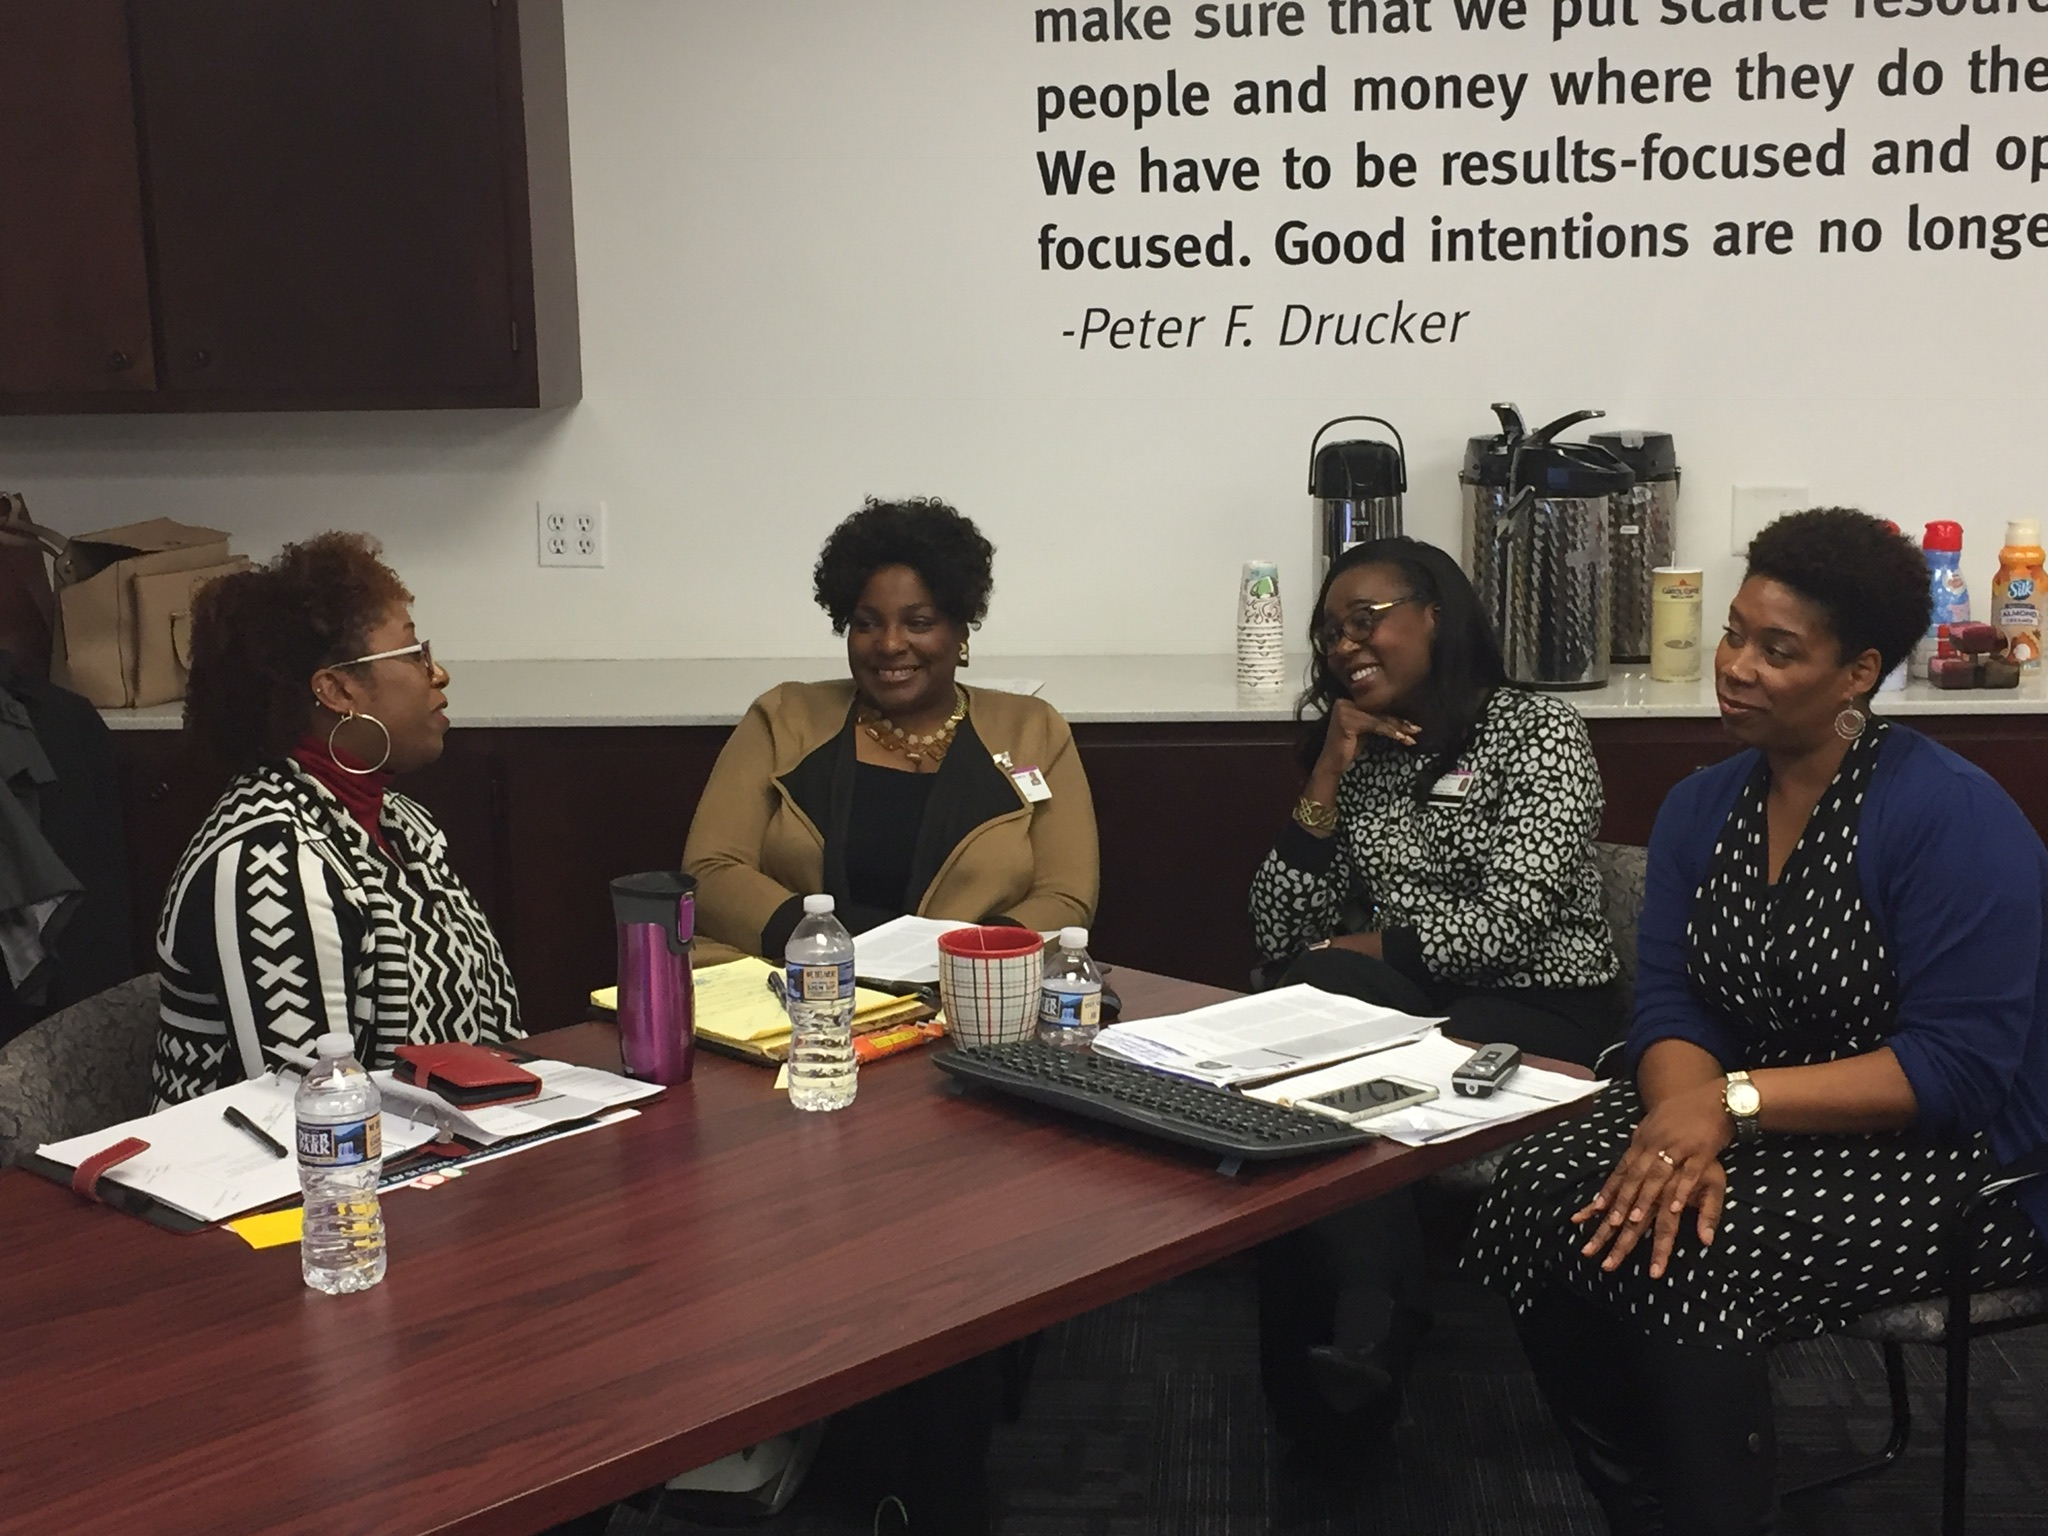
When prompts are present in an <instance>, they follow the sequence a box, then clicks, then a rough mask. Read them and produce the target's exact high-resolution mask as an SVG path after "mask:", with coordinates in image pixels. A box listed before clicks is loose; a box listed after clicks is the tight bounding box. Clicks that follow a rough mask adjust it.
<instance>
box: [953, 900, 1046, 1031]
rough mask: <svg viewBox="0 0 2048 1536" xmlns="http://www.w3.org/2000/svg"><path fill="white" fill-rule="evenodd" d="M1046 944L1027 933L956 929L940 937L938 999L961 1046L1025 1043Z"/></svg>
mask: <svg viewBox="0 0 2048 1536" xmlns="http://www.w3.org/2000/svg"><path fill="white" fill-rule="evenodd" d="M1044 980H1045V940H1044V939H1042V938H1040V937H1039V936H1038V935H1037V934H1035V933H1033V932H1032V931H1031V930H1030V929H1029V928H956V929H954V930H953V931H952V932H951V933H942V934H940V935H939V997H940V1000H941V1001H942V1002H943V1003H944V1004H945V1009H946V1028H947V1030H948V1031H949V1032H950V1033H951V1034H952V1036H953V1038H954V1039H955V1040H957V1041H958V1042H959V1043H960V1044H962V1045H1001V1044H1003V1043H1004V1042H1005V1041H1010V1040H1024V1039H1028V1038H1029V1037H1030V1035H1031V1032H1032V1031H1033V1030H1034V1029H1035V1028H1036V1027H1037V1025H1038V993H1039V988H1040V985H1041V984H1042V983H1043V982H1044Z"/></svg>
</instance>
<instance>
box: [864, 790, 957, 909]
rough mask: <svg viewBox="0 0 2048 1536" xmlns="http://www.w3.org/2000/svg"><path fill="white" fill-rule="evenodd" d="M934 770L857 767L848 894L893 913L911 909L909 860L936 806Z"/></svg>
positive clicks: (865, 905) (912, 905) (866, 903)
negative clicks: (928, 812) (933, 801)
mask: <svg viewBox="0 0 2048 1536" xmlns="http://www.w3.org/2000/svg"><path fill="white" fill-rule="evenodd" d="M937 782H938V775H937V774H935V773H905V772H904V771H903V770H902V769H900V768H883V767H881V766H879V765H878V764H875V763H861V762H856V763H855V764H854V767H853V815H852V817H851V818H850V819H849V821H848V824H847V828H846V883H847V886H848V892H847V894H848V895H850V896H851V897H852V898H853V899H854V901H856V902H858V903H859V904H860V905H862V906H864V907H877V908H880V909H881V910H882V911H884V912H887V913H888V914H889V915H890V916H892V917H901V916H902V915H903V914H904V913H905V912H908V911H910V910H911V909H912V908H913V907H914V906H915V905H916V901H915V900H914V898H913V897H912V895H911V892H910V864H911V859H912V857H913V855H914V854H915V853H916V851H917V833H918V829H919V828H920V827H922V826H923V825H924V813H925V807H926V806H928V805H930V804H931V798H932V786H933V785H934V784H936V783H937Z"/></svg>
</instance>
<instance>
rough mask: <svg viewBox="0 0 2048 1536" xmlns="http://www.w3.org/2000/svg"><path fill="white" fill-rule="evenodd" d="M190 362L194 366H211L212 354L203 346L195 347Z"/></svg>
mask: <svg viewBox="0 0 2048 1536" xmlns="http://www.w3.org/2000/svg"><path fill="white" fill-rule="evenodd" d="M191 362H192V366H193V367H194V368H208V367H211V366H212V365H213V354H212V353H211V352H209V351H207V350H206V348H204V347H198V348H195V349H194V350H193V353H192V358H191Z"/></svg>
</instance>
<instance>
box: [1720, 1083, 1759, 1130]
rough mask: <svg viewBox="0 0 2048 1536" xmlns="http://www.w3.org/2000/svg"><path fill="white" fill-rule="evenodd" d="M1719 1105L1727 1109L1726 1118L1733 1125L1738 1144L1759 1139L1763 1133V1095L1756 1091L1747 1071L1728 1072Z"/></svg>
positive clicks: (1722, 1086)
mask: <svg viewBox="0 0 2048 1536" xmlns="http://www.w3.org/2000/svg"><path fill="white" fill-rule="evenodd" d="M1721 1107H1722V1108H1723V1109H1725V1110H1727V1111H1728V1118H1729V1120H1730V1121H1731V1122H1733V1124H1734V1126H1735V1140H1736V1141H1737V1142H1738V1143H1740V1144H1747V1143H1749V1142H1752V1141H1758V1140H1761V1139H1762V1137H1763V1134H1764V1124H1763V1120H1762V1118H1761V1116H1762V1114H1763V1107H1764V1099H1763V1095H1762V1094H1760V1093H1758V1092H1757V1091H1756V1084H1755V1083H1753V1082H1751V1081H1750V1080H1749V1074H1748V1073H1747V1072H1730V1073H1729V1074H1728V1077H1727V1080H1726V1081H1725V1082H1724V1083H1722V1085H1721Z"/></svg>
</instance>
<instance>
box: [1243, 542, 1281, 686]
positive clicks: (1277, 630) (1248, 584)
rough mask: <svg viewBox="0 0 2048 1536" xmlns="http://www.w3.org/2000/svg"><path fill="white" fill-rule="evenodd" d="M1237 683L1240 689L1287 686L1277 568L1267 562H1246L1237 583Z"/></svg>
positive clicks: (1278, 571) (1278, 570) (1278, 572)
mask: <svg viewBox="0 0 2048 1536" xmlns="http://www.w3.org/2000/svg"><path fill="white" fill-rule="evenodd" d="M1237 683H1238V686H1239V687H1240V688H1284V687H1286V686H1287V628H1286V624H1285V622H1284V621H1283V620H1282V619H1281V616H1280V568H1279V567H1278V566H1276V565H1275V564H1273V562H1272V561H1270V560H1252V561H1249V562H1247V563H1246V565H1245V568H1244V574H1243V576H1242V577H1240V578H1239V580H1238V587H1237Z"/></svg>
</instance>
